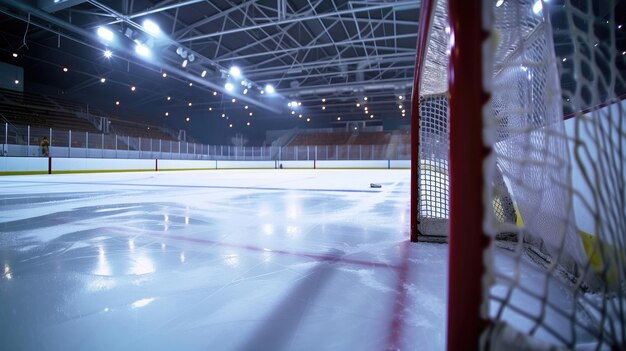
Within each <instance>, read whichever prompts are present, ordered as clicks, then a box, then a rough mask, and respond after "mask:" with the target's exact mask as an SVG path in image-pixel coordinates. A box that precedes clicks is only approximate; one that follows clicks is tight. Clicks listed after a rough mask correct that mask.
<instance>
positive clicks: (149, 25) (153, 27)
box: [143, 19, 161, 37]
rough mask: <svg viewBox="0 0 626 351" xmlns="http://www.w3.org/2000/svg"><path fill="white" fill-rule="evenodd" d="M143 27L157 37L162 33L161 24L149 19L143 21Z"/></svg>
mask: <svg viewBox="0 0 626 351" xmlns="http://www.w3.org/2000/svg"><path fill="white" fill-rule="evenodd" d="M143 29H145V30H146V32H148V33H150V34H152V35H153V36H155V37H156V36H158V35H160V34H161V28H160V27H159V25H158V24H156V23H155V22H153V21H152V20H149V19H147V20H145V21H143Z"/></svg>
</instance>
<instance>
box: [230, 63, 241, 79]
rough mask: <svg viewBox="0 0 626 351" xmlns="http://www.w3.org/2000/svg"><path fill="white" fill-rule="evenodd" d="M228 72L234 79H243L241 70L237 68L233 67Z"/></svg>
mask: <svg viewBox="0 0 626 351" xmlns="http://www.w3.org/2000/svg"><path fill="white" fill-rule="evenodd" d="M228 72H229V73H230V75H231V76H232V77H233V78H239V77H241V70H240V69H239V67H237V66H232V67H231V68H230V70H229V71H228Z"/></svg>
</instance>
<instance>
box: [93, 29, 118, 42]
mask: <svg viewBox="0 0 626 351" xmlns="http://www.w3.org/2000/svg"><path fill="white" fill-rule="evenodd" d="M96 33H97V34H98V36H99V37H100V38H102V39H104V40H106V41H113V37H114V35H113V32H112V31H111V30H110V29H108V28H105V27H98V29H97V30H96Z"/></svg>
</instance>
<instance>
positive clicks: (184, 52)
mask: <svg viewBox="0 0 626 351" xmlns="http://www.w3.org/2000/svg"><path fill="white" fill-rule="evenodd" d="M176 54H177V55H178V56H180V57H182V58H184V59H186V58H187V50H185V49H183V48H182V47H178V48H176Z"/></svg>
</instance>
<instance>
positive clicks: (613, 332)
mask: <svg viewBox="0 0 626 351" xmlns="http://www.w3.org/2000/svg"><path fill="white" fill-rule="evenodd" d="M622 10H623V9H621V8H620V5H619V4H618V3H615V2H613V1H609V0H607V1H591V0H576V1H574V0H572V1H569V0H563V1H560V2H559V3H557V1H552V2H550V3H547V2H545V3H544V2H542V1H541V0H539V1H538V0H515V1H513V0H504V1H503V0H480V1H464V0H430V1H429V0H424V1H422V6H421V14H420V34H419V42H418V57H417V62H416V80H415V88H414V92H413V96H412V108H413V110H412V116H413V121H414V122H413V123H414V124H413V128H412V133H413V134H412V139H413V142H414V143H415V144H414V149H413V150H416V151H417V153H416V155H417V156H418V157H414V158H413V164H412V171H413V184H414V185H413V187H412V201H413V206H412V209H413V211H414V212H413V213H412V220H413V222H412V225H411V229H412V240H414V241H448V242H449V245H450V249H449V255H450V259H449V284H448V331H447V333H448V348H449V349H453V350H458V349H468V348H469V349H476V348H481V349H494V350H500V349H505V348H513V349H544V348H546V349H547V348H552V347H556V348H563V349H626V295H625V294H626V157H625V155H626V113H625V108H626V103H624V95H623V94H624V93H625V92H626V84H625V72H626V64H625V62H626V56H625V53H624V52H623V51H624V50H625V48H623V47H620V45H624V43H623V40H624V38H625V37H626V35H625V34H624V33H625V32H624V30H625V29H622V28H621V26H619V20H618V17H619V16H621V15H620V12H621V11H622ZM555 38H556V40H558V44H559V47H557V48H558V55H557V54H556V53H555V52H557V51H556V50H555V45H554V43H555Z"/></svg>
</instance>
